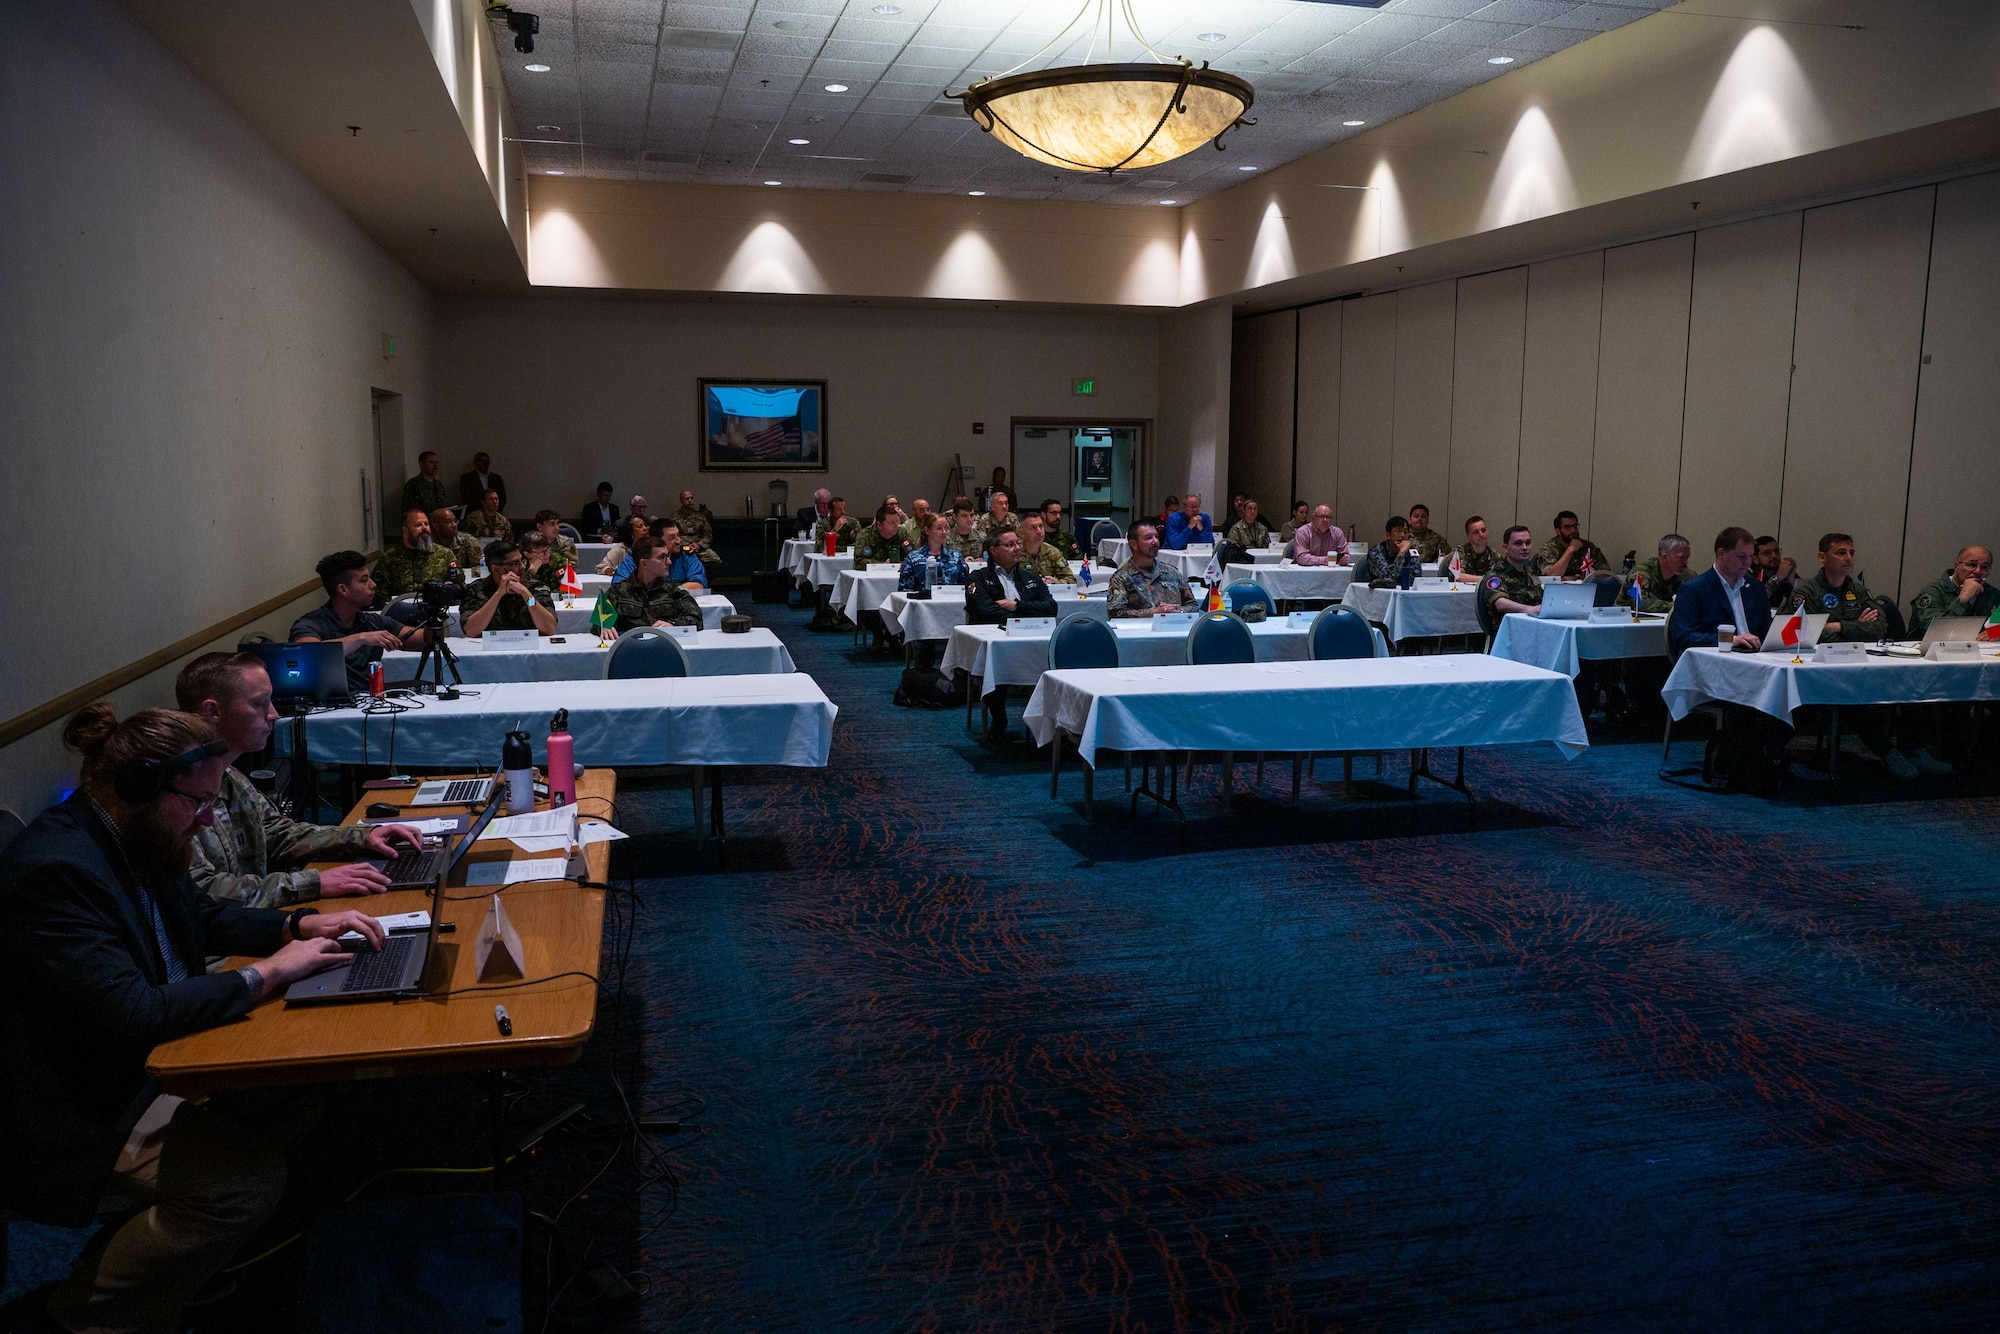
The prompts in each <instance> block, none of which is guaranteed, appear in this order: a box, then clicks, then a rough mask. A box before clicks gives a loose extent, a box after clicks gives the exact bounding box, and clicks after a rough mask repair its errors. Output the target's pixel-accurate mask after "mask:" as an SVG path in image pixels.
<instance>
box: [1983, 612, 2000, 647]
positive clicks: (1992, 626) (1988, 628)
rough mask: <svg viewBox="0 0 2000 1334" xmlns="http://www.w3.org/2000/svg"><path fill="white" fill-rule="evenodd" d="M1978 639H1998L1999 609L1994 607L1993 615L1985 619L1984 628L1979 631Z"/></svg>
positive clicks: (1999, 634)
mask: <svg viewBox="0 0 2000 1334" xmlns="http://www.w3.org/2000/svg"><path fill="white" fill-rule="evenodd" d="M1979 637H1980V638H1981V639H1987V640H1992V639H2000V607H1995V608H1994V609H1993V614H1992V615H1991V616H1988V617H1987V618H1986V625H1985V628H1983V629H1982V630H1980V632H1979Z"/></svg>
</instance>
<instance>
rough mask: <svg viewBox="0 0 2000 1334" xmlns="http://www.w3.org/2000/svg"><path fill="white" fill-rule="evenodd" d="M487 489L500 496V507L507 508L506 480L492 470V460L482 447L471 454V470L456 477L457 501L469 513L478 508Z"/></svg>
mask: <svg viewBox="0 0 2000 1334" xmlns="http://www.w3.org/2000/svg"><path fill="white" fill-rule="evenodd" d="M488 491H492V492H494V493H496V494H497V495H498V496H499V497H500V508H501V509H503V510H504V509H506V508H507V482H506V480H505V479H504V478H502V477H501V476H500V474H499V473H497V472H494V471H493V460H492V459H491V458H490V457H488V455H487V453H486V451H485V450H483V449H482V450H481V451H479V452H478V453H477V454H474V455H473V456H472V471H471V472H468V473H465V474H463V475H461V476H460V477H459V479H458V502H459V504H461V505H463V506H465V509H466V512H467V513H468V514H469V513H471V512H472V511H473V510H475V509H477V508H479V506H480V504H481V503H482V502H483V501H484V500H485V497H486V493H487V492H488Z"/></svg>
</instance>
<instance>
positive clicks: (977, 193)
mask: <svg viewBox="0 0 2000 1334" xmlns="http://www.w3.org/2000/svg"><path fill="white" fill-rule="evenodd" d="M965 193H967V194H969V195H971V196H972V197H973V198H974V199H977V198H979V197H980V196H981V195H983V194H985V193H986V192H985V191H984V190H967V191H966V192H965Z"/></svg>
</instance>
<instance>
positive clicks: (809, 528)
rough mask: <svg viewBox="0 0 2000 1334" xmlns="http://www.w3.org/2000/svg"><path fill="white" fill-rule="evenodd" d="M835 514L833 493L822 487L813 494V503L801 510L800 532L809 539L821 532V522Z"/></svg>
mask: <svg viewBox="0 0 2000 1334" xmlns="http://www.w3.org/2000/svg"><path fill="white" fill-rule="evenodd" d="M831 513H833V492H831V491H829V490H827V489H826V488H825V487H821V488H820V489H819V490H817V491H815V492H813V503H812V504H810V505H805V506H802V507H801V508H800V509H799V531H800V532H801V533H802V534H804V535H805V536H807V537H810V536H812V535H813V534H814V533H815V532H817V531H819V521H820V520H821V519H824V518H825V517H826V516H827V515H829V514H831Z"/></svg>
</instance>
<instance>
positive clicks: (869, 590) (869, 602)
mask: <svg viewBox="0 0 2000 1334" xmlns="http://www.w3.org/2000/svg"><path fill="white" fill-rule="evenodd" d="M900 576H901V570H900V568H899V569H895V570H857V569H854V568H852V564H851V562H850V566H849V568H848V569H845V570H842V571H841V572H840V573H839V574H838V575H837V576H835V578H834V581H833V596H832V597H831V598H830V599H828V601H829V602H830V603H831V605H833V606H835V607H838V608H839V609H840V610H841V611H844V612H846V613H847V614H848V616H849V617H854V616H859V615H860V614H861V613H862V612H864V611H877V610H879V609H880V608H881V606H882V604H883V603H884V602H887V601H888V600H889V595H890V594H891V593H893V592H895V591H896V580H897V579H898V578H899V577H900ZM850 603H852V604H853V605H851V606H850V605H849V604H850Z"/></svg>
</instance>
